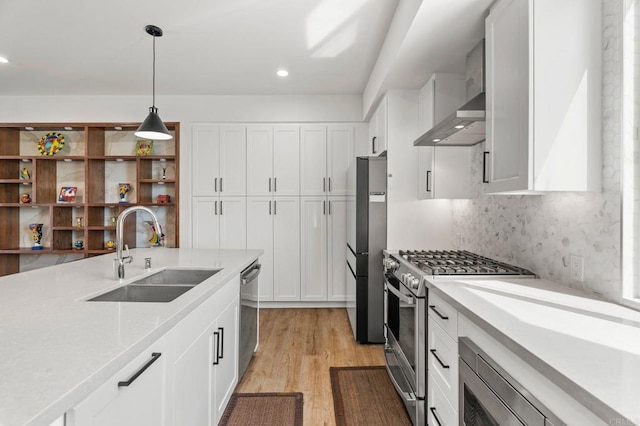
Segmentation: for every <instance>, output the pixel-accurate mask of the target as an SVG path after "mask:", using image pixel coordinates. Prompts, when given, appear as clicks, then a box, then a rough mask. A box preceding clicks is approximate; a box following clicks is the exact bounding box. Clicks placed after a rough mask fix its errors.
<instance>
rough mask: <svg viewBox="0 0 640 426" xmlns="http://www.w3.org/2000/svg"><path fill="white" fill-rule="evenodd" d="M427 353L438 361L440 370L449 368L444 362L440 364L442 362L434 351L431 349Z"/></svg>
mask: <svg viewBox="0 0 640 426" xmlns="http://www.w3.org/2000/svg"><path fill="white" fill-rule="evenodd" d="M429 352H431V353H432V354H433V356H434V358H435V359H436V361H438V364H440V366H441V367H442V368H449V366H448V365H447V364H445V363H444V362H442V360H441V359H440V357H439V356H438V354H437V353H436V350H435V349H431V350H430V351H429Z"/></svg>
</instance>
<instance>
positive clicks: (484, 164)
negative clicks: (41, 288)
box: [482, 151, 489, 183]
mask: <svg viewBox="0 0 640 426" xmlns="http://www.w3.org/2000/svg"><path fill="white" fill-rule="evenodd" d="M488 155H489V151H485V152H483V153H482V183H489V179H488V178H487V175H488V173H487V156H488Z"/></svg>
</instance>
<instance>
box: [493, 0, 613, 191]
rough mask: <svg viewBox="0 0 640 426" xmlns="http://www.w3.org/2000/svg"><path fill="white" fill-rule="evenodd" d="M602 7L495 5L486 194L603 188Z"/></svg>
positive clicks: (578, 3)
mask: <svg viewBox="0 0 640 426" xmlns="http://www.w3.org/2000/svg"><path fill="white" fill-rule="evenodd" d="M600 9H601V2H598V1H584V0H567V1H563V2H562V7H558V3H557V2H555V1H553V0H536V1H533V0H500V1H499V2H496V3H495V4H494V6H493V7H492V8H491V12H490V14H489V16H488V17H487V19H486V25H485V29H486V47H487V60H486V71H487V74H486V89H487V98H486V100H487V122H486V128H487V139H486V151H487V154H486V156H485V157H486V160H487V161H486V163H485V164H484V167H485V174H486V175H487V177H488V184H487V186H486V191H487V192H490V193H509V192H511V193H526V192H530V191H533V192H542V191H600V190H601V165H602V161H601V139H602V134H601V113H600V109H601V96H600V93H601V84H602V80H601V56H602V50H601V48H600V45H601V34H602V31H601V30H600V28H601V20H602V15H601V12H600Z"/></svg>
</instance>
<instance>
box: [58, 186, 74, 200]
mask: <svg viewBox="0 0 640 426" xmlns="http://www.w3.org/2000/svg"><path fill="white" fill-rule="evenodd" d="M76 192H78V187H77V186H63V187H62V188H60V195H58V202H59V203H75V202H76Z"/></svg>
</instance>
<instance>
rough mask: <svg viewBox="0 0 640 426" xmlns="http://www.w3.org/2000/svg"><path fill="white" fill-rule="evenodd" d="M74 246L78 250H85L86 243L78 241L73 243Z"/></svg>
mask: <svg viewBox="0 0 640 426" xmlns="http://www.w3.org/2000/svg"><path fill="white" fill-rule="evenodd" d="M73 246H74V247H75V248H76V249H77V250H82V249H83V248H84V242H83V241H82V240H78V241H76V242H75V243H73Z"/></svg>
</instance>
